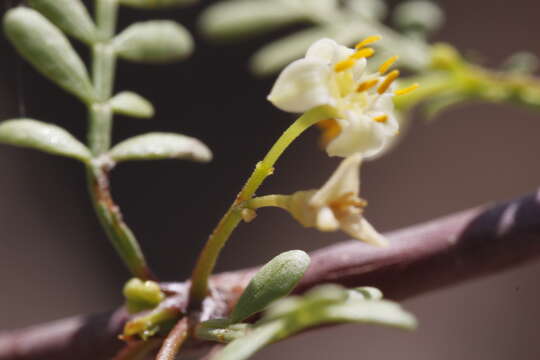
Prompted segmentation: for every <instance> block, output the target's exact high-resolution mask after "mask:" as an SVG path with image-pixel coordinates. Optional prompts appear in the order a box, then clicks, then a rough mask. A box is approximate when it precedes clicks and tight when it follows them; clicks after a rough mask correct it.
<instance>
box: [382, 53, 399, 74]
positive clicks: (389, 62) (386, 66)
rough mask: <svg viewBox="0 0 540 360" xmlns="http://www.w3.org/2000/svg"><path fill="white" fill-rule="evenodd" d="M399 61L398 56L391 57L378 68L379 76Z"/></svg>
mask: <svg viewBox="0 0 540 360" xmlns="http://www.w3.org/2000/svg"><path fill="white" fill-rule="evenodd" d="M397 59H399V56H397V55H396V56H392V57H391V58H390V59H388V60H386V61H385V62H384V63H383V64H382V65H381V66H380V67H379V73H380V74H381V75H384V74H385V73H386V72H387V71H388V70H389V69H390V67H391V66H392V65H394V63H395V62H396V61H397Z"/></svg>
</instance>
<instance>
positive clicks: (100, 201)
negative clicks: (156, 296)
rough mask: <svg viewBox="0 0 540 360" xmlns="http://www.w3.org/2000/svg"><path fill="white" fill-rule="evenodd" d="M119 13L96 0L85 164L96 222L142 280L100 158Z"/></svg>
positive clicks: (110, 1) (112, 3)
mask: <svg viewBox="0 0 540 360" xmlns="http://www.w3.org/2000/svg"><path fill="white" fill-rule="evenodd" d="M117 14H118V1H117V0H96V24H97V27H98V30H99V32H100V41H99V42H97V43H95V44H94V45H93V46H92V80H93V85H94V89H95V99H96V100H95V101H94V102H93V103H91V104H89V105H88V122H89V126H88V145H89V147H90V149H91V151H92V154H93V155H94V161H93V162H92V163H91V164H89V165H88V166H87V169H86V174H87V176H86V178H87V183H88V191H89V193H90V197H91V199H92V203H93V205H94V209H95V211H96V214H97V216H98V218H99V221H100V223H101V225H102V227H103V229H104V230H105V233H106V234H107V237H108V238H109V240H110V241H111V243H112V244H113V246H114V248H115V250H116V251H117V253H118V254H119V255H120V257H121V258H122V260H123V261H124V263H125V264H126V266H127V267H128V269H129V270H130V271H131V273H132V274H133V275H134V276H137V277H139V278H141V279H145V280H146V279H151V278H153V276H152V273H151V271H150V269H149V267H148V265H147V264H146V260H145V259H144V255H143V253H142V251H141V248H140V246H139V244H138V242H137V239H136V238H135V236H134V235H133V233H132V231H131V230H130V229H129V228H128V227H127V225H126V224H125V223H124V221H123V219H122V214H121V212H120V209H119V207H118V206H117V205H116V204H115V203H114V201H113V199H112V196H111V193H110V188H109V179H108V173H107V169H106V168H107V165H108V164H106V162H102V161H100V160H99V159H100V158H101V157H102V155H103V154H105V153H106V152H107V151H108V150H109V149H110V146H111V134H112V121H113V111H112V109H111V106H110V105H109V100H110V98H111V94H112V92H113V84H114V75H115V70H116V56H115V53H114V49H113V48H112V45H111V40H112V38H113V36H114V33H115V28H116V18H117Z"/></svg>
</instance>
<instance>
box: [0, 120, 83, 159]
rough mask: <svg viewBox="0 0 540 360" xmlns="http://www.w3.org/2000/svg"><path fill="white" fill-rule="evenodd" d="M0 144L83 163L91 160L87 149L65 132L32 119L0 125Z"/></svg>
mask: <svg viewBox="0 0 540 360" xmlns="http://www.w3.org/2000/svg"><path fill="white" fill-rule="evenodd" d="M0 143H3V144H9V145H14V146H20V147H27V148H33V149H36V150H41V151H44V152H47V153H50V154H54V155H61V156H66V157H71V158H74V159H77V160H81V161H83V162H86V161H89V160H90V158H91V154H90V151H89V150H88V148H86V146H84V145H83V144H82V143H81V142H80V141H79V140H77V139H76V138H75V137H73V135H71V134H70V133H68V132H67V131H66V130H64V129H62V128H61V127H59V126H56V125H53V124H46V123H43V122H40V121H37V120H32V119H16V120H7V121H4V122H2V123H0Z"/></svg>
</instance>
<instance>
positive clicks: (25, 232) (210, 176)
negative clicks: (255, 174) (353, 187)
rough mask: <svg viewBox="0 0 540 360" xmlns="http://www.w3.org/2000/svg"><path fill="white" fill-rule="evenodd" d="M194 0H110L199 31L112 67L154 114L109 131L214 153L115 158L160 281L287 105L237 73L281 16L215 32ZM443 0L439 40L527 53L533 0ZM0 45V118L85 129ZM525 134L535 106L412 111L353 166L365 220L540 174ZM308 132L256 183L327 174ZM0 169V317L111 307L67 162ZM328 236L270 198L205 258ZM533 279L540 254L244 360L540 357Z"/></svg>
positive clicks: (534, 140) (95, 242)
mask: <svg viewBox="0 0 540 360" xmlns="http://www.w3.org/2000/svg"><path fill="white" fill-rule="evenodd" d="M16 2H17V1H12V2H11V3H12V4H13V5H14V4H15V3H16ZM3 3H4V4H5V5H6V7H7V6H9V5H10V4H9V3H10V2H9V1H7V2H6V1H4V2H3ZM205 3H206V4H207V3H210V1H202V5H199V6H194V7H191V8H186V9H181V10H175V11H167V12H155V13H151V14H150V13H149V12H143V11H136V10H129V9H124V8H123V9H122V10H121V21H120V27H125V26H126V25H127V24H129V23H132V22H133V21H136V20H143V19H148V18H150V17H151V18H160V17H161V18H172V19H176V20H178V21H180V22H181V23H183V24H185V25H186V26H187V27H188V28H190V29H191V30H192V31H193V33H194V34H195V37H196V44H197V48H196V51H195V53H194V56H192V57H191V58H190V59H188V60H187V61H185V62H183V63H180V64H176V65H170V66H141V65H135V64H128V63H124V62H121V63H120V65H119V68H118V78H117V89H118V90H134V91H137V92H139V93H141V94H142V95H144V96H146V97H147V98H149V99H150V100H151V101H152V102H153V103H154V105H155V106H156V109H157V115H156V117H155V119H153V120H133V119H128V118H117V120H116V121H115V123H114V130H115V132H114V139H115V141H118V140H121V139H125V138H127V137H130V136H133V135H136V134H140V133H143V132H148V131H156V130H159V131H174V132H180V133H184V134H187V135H191V136H195V137H197V138H199V139H201V140H203V141H204V142H205V143H206V144H208V145H209V146H210V148H211V149H212V150H213V152H214V155H215V156H214V161H213V162H212V163H210V164H207V165H200V164H192V163H189V162H177V161H161V162H138V163H126V164H121V165H120V166H119V167H118V168H117V169H116V170H115V171H114V172H113V175H112V186H113V195H114V197H115V199H116V200H117V202H118V203H119V205H120V206H121V208H122V209H123V212H124V215H125V219H126V221H127V223H128V224H129V225H130V226H131V228H132V229H133V230H134V232H135V234H136V235H137V236H138V238H139V240H140V242H141V243H142V247H143V248H144V251H145V253H146V255H147V258H148V260H149V261H150V263H151V264H152V266H153V267H154V269H155V270H156V272H157V273H158V274H159V275H160V277H161V278H162V279H166V280H183V279H186V278H187V277H188V276H189V274H190V269H191V267H192V266H193V264H194V260H195V256H196V254H197V252H198V251H199V249H200V248H201V247H202V246H203V243H204V241H205V239H206V238H207V236H208V234H209V233H210V231H211V229H212V228H213V226H214V225H215V223H216V222H217V221H218V219H219V217H220V216H221V215H222V214H223V212H224V211H225V210H226V208H227V206H228V204H229V203H230V201H231V200H232V199H233V198H234V196H235V195H236V193H237V192H238V190H239V188H240V186H241V184H242V182H243V180H244V179H245V178H246V177H247V176H248V175H249V173H250V171H251V170H252V167H253V166H254V164H255V162H256V161H257V160H259V159H260V158H261V157H262V156H263V155H264V153H265V152H266V150H267V149H268V148H269V147H270V146H271V145H272V143H273V142H274V140H275V139H276V138H277V137H278V136H279V134H280V133H281V131H283V130H284V129H285V128H286V127H287V126H288V124H289V123H290V122H291V120H292V119H293V117H292V116H291V115H288V114H285V113H282V112H280V111H279V110H277V109H275V108H273V107H272V106H271V105H270V104H269V103H267V101H266V100H265V97H266V95H267V93H268V91H269V89H270V87H271V86H272V83H273V78H264V79H258V78H256V77H255V76H253V75H251V74H250V73H249V72H248V71H247V59H248V57H249V55H251V54H252V53H253V52H254V50H255V49H257V48H259V47H260V46H261V45H262V44H265V43H267V42H268V40H270V39H273V38H274V37H275V36H277V35H279V34H284V33H287V31H288V30H283V31H281V32H279V31H278V32H277V35H276V34H273V35H269V36H262V37H259V38H257V39H255V40H253V41H250V42H240V43H237V44H234V45H226V46H221V45H212V44H209V43H208V42H207V41H205V39H204V38H203V37H201V36H199V35H198V34H197V31H196V26H195V24H196V17H197V14H198V13H199V12H200V10H201V9H202V8H203V7H204V5H205ZM389 3H393V2H389ZM440 4H441V5H442V6H443V8H444V9H445V12H446V15H447V24H446V26H445V27H444V30H443V31H441V32H439V33H438V34H437V35H436V40H440V41H448V42H450V43H452V44H454V45H456V46H457V47H458V48H459V49H461V50H463V51H471V52H472V53H474V54H475V55H476V56H479V57H480V58H481V59H483V61H484V63H485V64H487V65H491V66H497V65H499V64H500V63H501V62H502V61H503V60H504V59H505V58H507V57H508V56H509V55H511V54H512V53H515V52H517V51H522V50H529V51H531V52H532V53H534V54H536V55H540V41H538V35H539V33H540V24H539V22H538V13H539V11H540V3H538V1H536V0H515V1H512V2H511V3H510V2H508V1H503V0H499V1H495V0H493V1H484V0H482V1H470V0H469V1H466V0H453V1H443V2H440ZM0 47H1V48H0V54H1V55H0V119H8V118H13V117H20V116H27V117H31V118H35V119H39V120H42V121H47V122H52V123H56V124H59V125H61V126H63V127H65V128H67V129H68V130H69V131H71V132H72V133H74V134H75V135H76V136H78V137H79V138H80V139H83V138H84V133H85V125H86V124H85V115H84V108H83V106H82V105H81V104H79V103H78V102H77V101H76V100H74V99H73V98H72V97H70V96H68V95H66V94H64V93H63V92H62V91H60V90H59V89H58V88H57V87H56V86H54V85H52V84H51V83H50V82H48V81H47V80H45V79H44V78H42V77H41V76H40V75H38V74H37V73H36V72H35V71H34V70H33V69H31V68H30V66H28V65H27V64H26V63H24V62H23V61H22V60H19V58H18V57H16V56H15V54H14V52H13V50H12V48H11V47H10V46H9V45H8V44H7V42H6V40H5V38H4V37H3V36H2V39H1V44H0ZM80 50H81V51H82V53H83V54H85V49H83V48H80ZM539 134H540V113H533V112H530V111H527V110H524V109H521V108H516V107H508V106H495V105H486V104H471V105H467V106H464V107H460V108H458V109H455V110H452V111H449V112H446V113H444V114H443V115H442V116H440V117H438V118H437V120H436V121H434V122H430V123H427V122H426V121H424V119H423V118H422V116H420V114H417V116H415V118H414V123H413V126H412V128H411V130H410V131H409V132H408V133H407V134H406V136H405V137H404V138H403V141H402V142H401V143H400V144H399V145H398V146H397V147H396V148H395V150H394V151H392V152H390V153H388V154H387V155H386V156H385V157H383V158H381V159H379V160H377V161H375V162H372V163H369V164H367V165H366V166H364V167H363V175H362V181H363V187H362V195H363V197H365V198H367V199H368V200H369V207H368V209H367V217H368V219H369V220H370V221H371V222H372V223H373V224H375V225H376V226H377V228H378V229H379V230H381V231H389V230H393V229H397V228H401V227H404V226H408V225H412V224H415V223H418V222H422V221H425V220H429V219H432V218H435V217H438V216H442V215H444V214H447V213H450V212H454V211H458V210H461V209H464V208H468V207H471V206H475V205H478V204H482V203H486V202H492V201H499V200H507V199H511V198H513V197H515V196H518V195H521V194H524V193H528V192H532V191H534V190H535V188H536V187H537V186H538V183H539V182H540V164H539V163H538V161H537V160H538V154H539V153H540V145H539V142H538V137H539ZM317 135H318V134H317V132H316V131H310V132H309V133H308V134H307V135H306V136H305V137H304V138H303V139H302V141H300V142H297V143H295V144H294V146H293V147H292V148H291V149H290V151H289V152H288V153H287V154H286V155H285V156H284V157H283V158H282V160H281V161H280V162H279V163H278V167H277V171H276V173H275V175H274V176H273V177H271V178H270V179H269V180H268V182H267V184H266V185H265V186H264V188H263V190H262V192H264V193H280V192H281V193H288V192H293V191H296V190H300V189H307V188H312V187H317V186H319V185H320V184H322V183H323V182H324V181H325V180H326V178H327V177H328V176H329V174H330V173H331V172H332V171H333V169H334V168H335V167H336V166H337V164H338V160H337V159H329V158H328V157H327V156H326V155H325V154H324V153H323V152H322V151H320V150H319V149H318V147H317ZM0 169H1V170H0V172H1V175H0V283H1V284H2V285H1V290H0V309H1V310H0V330H5V329H11V328H16V327H22V326H28V325H32V324H35V323H40V322H45V321H50V320H54V319H58V318H62V317H66V316H70V315H75V314H81V313H94V312H101V311H106V310H109V309H111V308H114V307H116V306H117V305H119V304H120V303H121V301H122V297H121V292H120V289H121V287H122V285H123V283H124V282H125V281H126V279H128V276H129V275H128V273H127V271H126V270H125V269H124V267H123V266H122V264H121V263H120V261H119V260H118V258H117V257H116V255H115V254H114V252H113V249H112V247H111V246H110V245H109V243H108V241H107V239H106V238H105V235H104V234H103V232H102V230H101V229H100V227H99V225H98V222H97V220H96V218H95V216H94V214H93V211H92V208H91V204H90V202H89V200H88V197H87V194H86V187H85V180H84V171H83V168H82V166H81V165H80V164H78V163H77V162H75V161H72V160H67V159H64V158H60V157H51V156H48V155H45V154H42V153H39V152H35V151H31V150H22V149H16V148H13V147H9V146H3V145H1V146H0ZM340 240H345V237H344V235H343V234H341V233H330V234H322V233H318V232H316V231H313V230H306V229H303V228H301V227H300V226H298V225H297V224H296V223H294V222H293V221H292V220H291V218H290V217H289V216H288V215H287V214H285V213H282V212H280V211H279V210H272V209H270V210H262V211H260V213H259V217H258V218H257V220H256V221H254V222H253V223H251V224H247V225H242V226H241V227H240V228H239V230H238V231H237V232H236V233H235V235H234V238H233V239H232V241H231V242H230V243H229V244H228V245H227V247H226V249H225V251H224V254H223V256H222V258H221V260H220V262H219V265H218V270H220V271H224V270H232V269H238V268H243V267H247V266H253V265H256V264H259V263H262V262H264V261H267V260H269V259H270V258H272V257H273V256H275V255H276V254H278V253H279V252H281V251H284V250H289V249H291V248H299V249H304V250H312V249H317V248H320V247H323V246H326V245H330V244H333V243H335V242H336V241H340ZM538 276H540V264H538V263H537V264H530V265H527V266H524V267H521V268H519V269H515V270H512V271H508V272H505V273H504V274H498V275H495V276H491V277H488V278H483V279H480V280H475V281H472V282H468V283H465V284H461V285H459V286H456V287H453V288H449V289H443V290H440V291H437V292H434V293H430V294H427V295H422V296H420V297H417V298H414V299H410V300H408V301H406V302H405V303H404V305H405V307H406V308H407V309H409V310H411V311H412V312H414V313H415V314H416V315H417V316H418V318H419V321H420V327H419V329H418V330H417V331H415V332H413V333H402V332H398V331H395V330H388V329H380V328H376V327H368V326H340V327H334V328H330V329H324V330H320V331H316V332H310V333H309V334H305V335H302V336H298V337H295V338H294V339H291V340H288V341H286V342H283V343H280V344H277V345H274V346H272V347H270V348H268V349H267V350H265V351H263V352H261V353H260V354H258V355H257V356H255V359H260V360H262V359H276V358H283V359H288V358H293V357H294V358H295V359H311V360H323V359H329V358H334V359H357V358H360V357H361V358H364V359H381V360H385V359H395V358H398V357H401V358H410V359H416V360H427V359H439V360H446V359H448V360H449V359H456V358H461V359H490V360H498V359H501V360H502V359H509V358H513V359H524V360H528V359H531V360H532V359H538V358H539V357H540V342H538V341H537V334H538V333H539V332H540V325H539V321H538V319H540V308H539V307H538V304H539V303H540V288H539V286H538ZM366 285H367V284H366Z"/></svg>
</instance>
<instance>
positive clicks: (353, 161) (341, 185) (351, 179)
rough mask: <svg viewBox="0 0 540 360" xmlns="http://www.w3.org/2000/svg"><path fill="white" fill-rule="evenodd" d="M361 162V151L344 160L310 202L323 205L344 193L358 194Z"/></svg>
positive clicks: (318, 205)
mask: <svg viewBox="0 0 540 360" xmlns="http://www.w3.org/2000/svg"><path fill="white" fill-rule="evenodd" d="M361 163H362V155H361V154H359V153H357V154H355V155H353V156H350V157H348V158H347V159H345V160H343V161H342V162H341V164H340V165H339V167H338V168H337V169H336V171H335V172H334V174H333V175H332V176H331V177H330V179H328V181H327V182H326V184H324V186H323V187H322V188H320V190H319V191H317V192H316V193H315V194H314V195H313V197H312V198H311V201H310V204H311V205H312V206H314V207H322V206H326V205H327V204H329V203H330V202H332V201H333V200H336V199H338V198H340V197H341V196H342V195H344V194H347V193H352V194H353V195H355V196H356V195H358V192H359V191H360V176H359V171H360V164H361Z"/></svg>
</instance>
